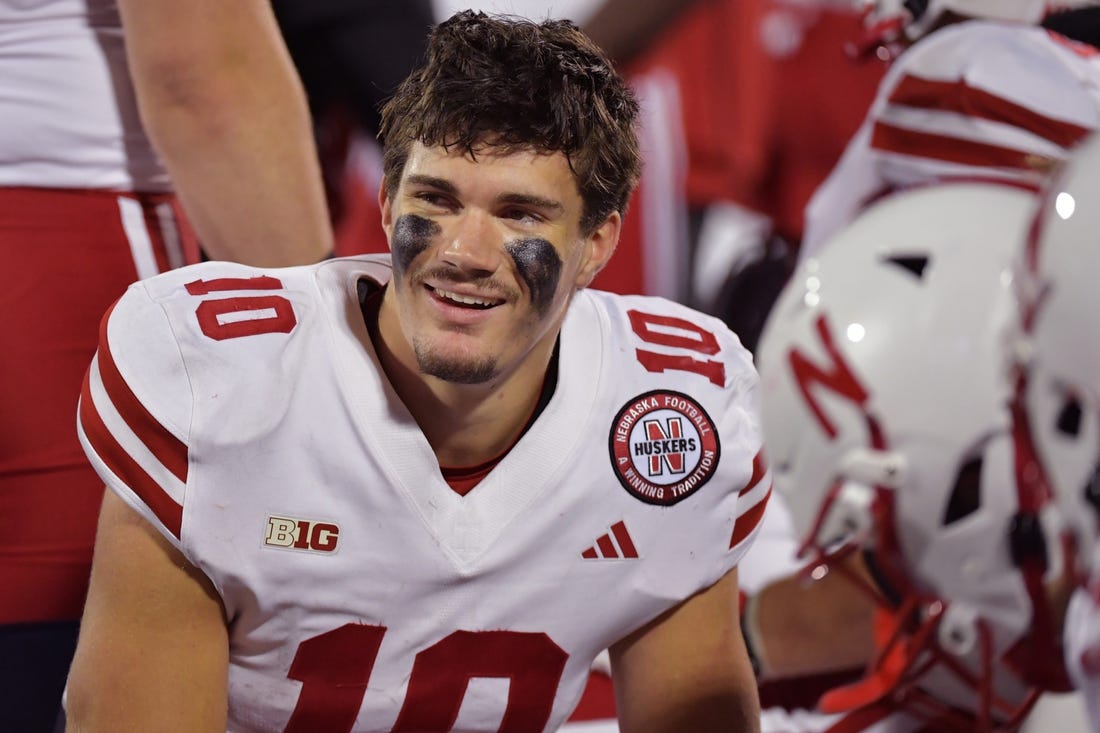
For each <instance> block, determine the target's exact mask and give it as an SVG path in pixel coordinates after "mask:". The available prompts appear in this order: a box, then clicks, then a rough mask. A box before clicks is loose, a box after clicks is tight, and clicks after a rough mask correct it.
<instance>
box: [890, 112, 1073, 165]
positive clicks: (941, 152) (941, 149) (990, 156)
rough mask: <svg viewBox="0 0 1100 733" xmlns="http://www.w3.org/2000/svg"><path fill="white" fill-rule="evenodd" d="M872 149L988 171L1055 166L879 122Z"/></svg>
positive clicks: (1031, 156) (1020, 153) (1037, 157)
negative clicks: (977, 167) (986, 169)
mask: <svg viewBox="0 0 1100 733" xmlns="http://www.w3.org/2000/svg"><path fill="white" fill-rule="evenodd" d="M871 147H872V148H873V149H875V150H881V151H883V152H887V153H899V154H901V155H911V156H914V157H918V158H931V159H934V160H945V161H948V162H950V163H961V164H963V165H971V166H981V167H985V168H1017V169H1021V170H1034V171H1044V170H1048V169H1049V168H1050V167H1051V166H1053V165H1054V163H1055V161H1054V160H1051V159H1050V158H1047V157H1044V156H1040V155H1036V154H1034V153H1028V152H1025V151H1023V150H1015V149H1013V148H1005V147H1001V146H999V145H992V144H990V143H980V142H975V141H974V140H966V139H964V138H959V137H951V136H950V135H939V134H936V133H932V132H920V131H917V130H908V129H906V128H904V127H895V126H894V125H889V124H887V123H885V122H876V123H875V127H874V130H873V131H872V134H871Z"/></svg>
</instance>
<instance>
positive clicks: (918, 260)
mask: <svg viewBox="0 0 1100 733" xmlns="http://www.w3.org/2000/svg"><path fill="white" fill-rule="evenodd" d="M928 259H929V258H928V256H927V255H895V256H893V257H887V258H886V260H885V261H886V262H889V263H890V264H892V265H897V266H898V267H900V268H902V269H904V270H908V271H909V272H911V273H913V274H914V275H916V276H917V279H918V280H919V279H922V278H923V277H924V268H926V267H928Z"/></svg>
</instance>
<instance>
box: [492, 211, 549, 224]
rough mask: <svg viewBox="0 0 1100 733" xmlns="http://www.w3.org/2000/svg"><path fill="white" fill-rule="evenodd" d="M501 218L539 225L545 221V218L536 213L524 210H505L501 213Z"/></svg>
mask: <svg viewBox="0 0 1100 733" xmlns="http://www.w3.org/2000/svg"><path fill="white" fill-rule="evenodd" d="M501 218H504V219H509V220H510V221H518V222H522V223H528V224H537V223H539V222H541V221H542V220H543V218H542V217H541V216H540V215H539V214H537V213H535V212H534V211H532V210H530V209H522V208H509V209H505V210H504V211H502V212H501Z"/></svg>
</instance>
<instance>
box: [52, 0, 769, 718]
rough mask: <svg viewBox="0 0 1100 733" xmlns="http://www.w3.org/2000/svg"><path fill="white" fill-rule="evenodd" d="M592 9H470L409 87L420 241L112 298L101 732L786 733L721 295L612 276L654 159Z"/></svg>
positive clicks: (395, 145)
mask: <svg viewBox="0 0 1100 733" xmlns="http://www.w3.org/2000/svg"><path fill="white" fill-rule="evenodd" d="M636 113H637V105H636V103H635V101H634V99H633V96H632V94H631V92H630V90H629V89H628V87H627V86H626V85H625V84H624V83H623V81H622V79H621V78H620V77H619V76H618V75H617V74H615V72H614V71H613V70H612V69H611V67H610V65H609V64H608V62H607V60H606V58H605V57H604V56H603V55H602V53H600V51H599V50H598V49H597V48H596V47H594V46H593V45H592V44H591V42H590V41H589V40H588V39H587V38H586V37H585V36H584V35H583V34H581V33H580V32H579V31H578V30H577V29H576V28H575V26H573V25H572V24H571V23H568V22H564V21H547V22H545V23H541V24H537V23H531V22H528V21H522V20H518V19H505V18H491V17H487V16H485V15H482V14H479V13H472V12H466V13H460V14H458V15H456V16H454V17H453V18H451V19H450V20H448V21H446V22H444V23H442V24H440V25H439V26H438V27H437V28H436V29H435V30H434V31H433V32H432V34H431V38H430V43H429V54H428V60H427V62H426V64H425V65H424V66H423V67H422V68H421V69H419V70H418V71H416V72H414V73H413V74H412V75H411V76H410V77H409V79H408V80H407V81H406V82H405V84H404V85H403V86H402V88H401V89H400V90H399V91H398V93H397V94H396V96H395V97H394V98H393V99H392V100H391V101H390V102H389V103H388V104H387V106H386V108H385V110H384V115H383V119H384V124H383V137H384V142H385V157H384V167H385V182H384V186H383V190H382V194H381V206H382V219H383V224H384V226H385V229H386V234H387V236H388V238H389V241H390V246H391V250H392V251H391V257H389V258H383V257H377V256H375V257H371V256H366V257H356V258H346V259H338V260H332V261H329V262H326V263H323V264H320V265H317V266H311V267H303V268H293V269H282V270H279V269H270V270H258V269H253V268H246V267H243V266H239V265H232V264H227V263H206V264H204V265H200V266H197V267H194V268H188V269H185V270H182V271H179V272H177V273H173V274H169V275H166V276H162V277H158V278H154V279H152V280H147V281H144V282H142V283H139V284H138V285H136V286H134V287H133V288H131V289H130V291H129V292H128V293H127V295H126V296H125V297H123V298H122V299H121V300H120V301H119V302H118V303H117V304H116V306H115V307H114V308H113V310H112V312H111V313H110V315H109V316H108V317H107V318H106V320H105V321H104V327H103V333H102V339H101V342H100V349H99V353H98V355H97V358H96V361H95V362H94V363H93V365H92V367H91V368H90V370H89V375H88V379H87V381H86V385H85V389H84V392H83V394H82V396H81V406H80V426H81V435H82V439H83V441H84V443H85V447H86V449H87V451H88V454H89V456H90V458H91V460H92V463H93V465H95V467H96V468H97V469H98V470H99V472H100V474H101V476H102V477H103V478H104V479H105V481H106V482H107V484H108V486H109V487H110V488H111V489H112V491H109V492H107V498H106V499H105V501H104V505H103V510H102V514H101V519H100V530H99V537H98V543H97V548H96V558H95V566H94V570H93V577H92V587H91V592H90V595H89V600H88V604H87V607H86V610H85V615H84V619H83V626H82V631H81V638H80V643H79V648H78V653H77V658H76V662H75V663H74V667H73V671H72V675H71V677H70V680H69V688H68V711H69V717H70V724H71V726H72V729H73V730H80V731H85V730H89V731H99V730H104V731H108V730H109V731H120V730H142V731H145V730H158V731H165V730H173V731H174V730H178V731H187V732H188V733H195V732H202V731H223V730H231V731H236V730H250V731H251V730H263V731H337V732H340V731H357V732H364V731H418V732H421V733H424V732H430V731H439V732H440V733H442V732H445V731H451V730H462V731H502V732H509V733H527V732H528V731H531V732H534V731H549V730H554V729H556V728H557V727H558V726H560V725H561V723H562V721H564V720H565V719H566V717H567V716H568V715H569V713H570V712H571V711H572V709H573V707H574V706H575V705H576V703H577V701H578V699H579V698H580V695H581V693H582V691H583V689H584V685H585V681H586V679H587V674H588V669H589V667H590V665H591V663H592V661H593V659H594V658H595V656H596V655H597V654H599V653H600V652H601V651H602V650H603V649H606V648H610V650H611V660H612V669H613V677H614V682H615V687H616V697H617V701H618V714H619V720H620V726H621V729H622V730H623V731H626V732H627V733H673V732H676V733H681V732H682V731H689V730H690V731H700V732H702V733H707V732H710V731H756V730H758V726H759V723H758V703H757V698H756V688H755V682H754V679H753V675H752V669H751V667H750V664H749V661H748V658H747V654H746V651H745V648H744V644H743V641H742V638H741V634H740V631H739V627H738V619H737V595H738V593H737V571H736V565H737V562H738V560H739V559H740V558H741V556H742V555H743V554H744V552H745V551H746V549H747V548H748V546H749V544H750V543H751V541H752V539H753V538H754V536H755V531H756V528H757V526H758V523H759V520H760V517H761V515H762V513H763V509H764V506H765V504H766V500H767V496H768V494H769V491H770V474H769V473H768V471H767V470H766V468H765V467H764V465H763V462H762V461H761V459H760V457H759V450H760V435H759V427H758V424H757V421H756V417H755V402H754V401H755V393H756V374H755V372H754V371H753V368H752V365H751V361H750V358H749V356H748V354H747V352H746V351H745V350H744V349H742V348H741V347H740V345H739V344H738V342H737V340H736V338H735V337H733V335H732V334H730V333H729V332H728V330H726V329H725V328H724V326H723V325H722V324H721V323H720V322H719V321H717V320H716V319H711V318H708V317H705V316H702V315H701V314H697V313H694V312H692V311H690V310H687V309H685V308H683V307H681V306H678V305H675V304H673V303H670V302H667V301H664V300H658V299H653V298H645V297H640V296H633V297H623V296H615V295H610V294H607V293H601V292H597V291H592V290H588V289H587V288H586V286H587V285H588V284H589V282H591V280H592V278H593V277H594V276H595V275H596V273H597V272H599V270H600V268H602V267H603V266H604V265H605V264H606V263H607V262H608V260H609V258H610V257H611V255H612V252H613V251H614V249H615V243H616V241H617V238H618V233H619V228H620V225H621V220H622V215H623V211H624V210H625V207H626V202H627V199H628V198H629V196H630V193H631V190H632V189H633V186H634V184H635V182H636V181H637V177H638V170H639V167H640V162H639V154H638V147H637V140H636V137H635V132H634V122H635V116H636Z"/></svg>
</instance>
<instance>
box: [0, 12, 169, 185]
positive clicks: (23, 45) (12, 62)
mask: <svg viewBox="0 0 1100 733" xmlns="http://www.w3.org/2000/svg"><path fill="white" fill-rule="evenodd" d="M0 79H3V83H2V84H0V186H33V187H37V188H97V189H110V190H117V191H142V192H146V193H154V192H164V191H168V190H169V189H170V188H171V182H170V180H169V177H168V173H167V171H166V170H165V168H164V166H163V164H162V163H161V161H160V159H159V158H158V157H157V154H156V153H155V152H154V150H153V147H152V145H151V143H150V142H149V140H148V139H147V138H146V136H145V133H144V132H143V131H142V126H141V119H140V118H139V116H138V107H137V101H136V98H135V96H134V90H133V87H132V86H131V84H130V72H129V67H128V66H127V62H126V46H125V43H124V42H123V37H122V21H121V19H120V18H119V14H118V8H117V7H116V6H115V2H114V0H0Z"/></svg>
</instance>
